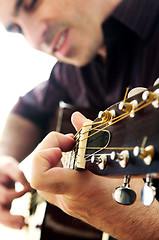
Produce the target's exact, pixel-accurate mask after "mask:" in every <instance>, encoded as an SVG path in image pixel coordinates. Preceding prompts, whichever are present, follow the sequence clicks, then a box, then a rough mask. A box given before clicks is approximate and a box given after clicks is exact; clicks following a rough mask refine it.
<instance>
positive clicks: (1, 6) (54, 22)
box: [0, 0, 103, 66]
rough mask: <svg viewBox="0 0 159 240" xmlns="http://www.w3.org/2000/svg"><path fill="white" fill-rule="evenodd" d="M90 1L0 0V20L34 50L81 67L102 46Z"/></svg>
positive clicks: (100, 33) (96, 20)
mask: <svg viewBox="0 0 159 240" xmlns="http://www.w3.org/2000/svg"><path fill="white" fill-rule="evenodd" d="M93 11H94V9H93V7H92V4H91V0H87V1H86V0H0V21H1V22H2V24H3V25H4V26H5V27H6V28H7V29H8V30H9V31H13V32H14V31H15V32H17V31H18V32H22V33H23V35H24V37H25V38H26V39H27V41H28V42H29V43H30V44H31V45H32V46H33V47H35V48H36V49H38V50H40V51H43V52H46V53H48V54H50V55H52V56H55V57H56V58H57V59H58V60H59V61H62V62H66V63H71V64H74V65H77V66H82V65H84V64H86V63H88V62H89V61H90V60H91V59H92V58H93V57H94V56H95V55H96V53H97V51H98V50H99V49H100V48H101V47H102V44H103V36H102V31H101V22H100V21H99V20H98V19H97V17H95V15H94V12H93Z"/></svg>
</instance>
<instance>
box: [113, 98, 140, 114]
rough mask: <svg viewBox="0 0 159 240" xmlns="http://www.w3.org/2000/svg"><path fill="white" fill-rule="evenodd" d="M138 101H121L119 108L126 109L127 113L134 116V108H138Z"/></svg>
mask: <svg viewBox="0 0 159 240" xmlns="http://www.w3.org/2000/svg"><path fill="white" fill-rule="evenodd" d="M137 106H138V102H137V101H136V100H133V101H132V102H130V103H128V102H120V103H119V106H118V108H119V110H121V111H124V112H126V113H129V115H130V117H134V116H135V113H134V110H135V109H136V108H137Z"/></svg>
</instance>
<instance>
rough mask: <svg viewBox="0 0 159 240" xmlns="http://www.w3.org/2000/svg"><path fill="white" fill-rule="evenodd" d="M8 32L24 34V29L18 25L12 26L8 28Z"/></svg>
mask: <svg viewBox="0 0 159 240" xmlns="http://www.w3.org/2000/svg"><path fill="white" fill-rule="evenodd" d="M6 30H7V31H8V32H13V33H21V34H23V31H22V28H21V27H20V26H19V25H18V24H11V25H10V26H8V27H7V28H6Z"/></svg>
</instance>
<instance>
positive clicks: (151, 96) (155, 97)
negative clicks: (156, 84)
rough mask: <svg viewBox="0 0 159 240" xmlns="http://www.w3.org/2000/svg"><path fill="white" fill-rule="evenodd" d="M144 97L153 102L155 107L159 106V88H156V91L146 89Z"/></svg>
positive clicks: (145, 99)
mask: <svg viewBox="0 0 159 240" xmlns="http://www.w3.org/2000/svg"><path fill="white" fill-rule="evenodd" d="M142 99H143V100H144V101H147V102H152V105H153V106H154V107H155V108H158V107H159V89H156V90H155V91H154V92H151V91H148V90H146V91H144V92H143V94H142Z"/></svg>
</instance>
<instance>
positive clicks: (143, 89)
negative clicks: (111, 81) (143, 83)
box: [128, 87, 146, 98]
mask: <svg viewBox="0 0 159 240" xmlns="http://www.w3.org/2000/svg"><path fill="white" fill-rule="evenodd" d="M145 90H146V88H143V87H136V88H133V89H132V90H130V92H129V93H128V98H130V97H133V96H135V95H137V94H139V93H141V92H143V91H145Z"/></svg>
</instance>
